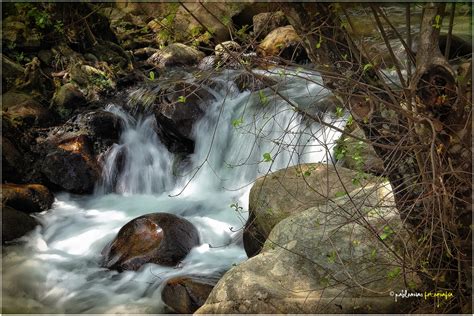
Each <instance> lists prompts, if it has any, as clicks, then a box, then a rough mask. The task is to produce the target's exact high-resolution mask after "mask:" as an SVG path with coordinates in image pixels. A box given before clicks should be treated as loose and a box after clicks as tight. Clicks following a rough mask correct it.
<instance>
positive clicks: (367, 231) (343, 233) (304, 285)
mask: <svg viewBox="0 0 474 316" xmlns="http://www.w3.org/2000/svg"><path fill="white" fill-rule="evenodd" d="M322 186H324V184H322ZM301 190H305V189H304V188H301ZM306 190H307V191H308V192H311V193H312V194H315V193H314V192H313V191H312V190H311V189H306ZM406 235H407V234H406V232H405V230H404V229H403V224H402V221H401V220H400V217H399V214H398V212H397V209H396V208H395V207H394V199H393V195H392V194H391V189H390V186H389V185H388V184H386V185H379V186H376V185H373V186H368V187H366V188H363V189H358V190H355V191H353V192H351V193H350V194H349V195H346V196H344V197H340V198H338V199H334V200H327V203H325V204H324V205H320V206H316V207H311V208H309V209H307V210H305V211H303V212H300V213H298V214H294V215H292V216H290V217H288V218H286V219H285V220H283V221H281V222H280V223H279V224H277V225H276V226H275V228H274V229H273V230H272V232H271V234H270V236H269V237H268V240H267V241H266V243H265V246H264V249H263V252H262V253H261V254H259V255H257V256H255V257H253V258H251V259H249V260H247V261H245V262H243V263H242V264H240V265H238V266H237V267H235V268H232V269H231V270H230V271H228V272H227V273H226V274H225V275H224V276H223V277H222V278H221V279H220V280H219V282H218V283H217V285H216V286H215V287H214V289H213V290H212V292H211V294H210V295H209V298H208V299H207V301H206V303H205V305H204V306H202V307H201V308H200V309H199V310H198V311H197V313H198V314H201V313H202V314H227V313H235V314H237V313H255V314H260V313H266V314H276V313H284V314H293V313H294V314H298V313H311V314H315V313H322V314H329V313H400V312H404V311H406V308H409V306H410V305H409V304H401V303H400V301H398V302H397V301H396V300H395V299H394V297H393V292H395V293H399V292H400V291H402V290H405V289H407V288H408V289H409V288H416V287H417V286H419V285H420V282H419V280H418V279H417V277H416V276H415V275H414V274H410V273H409V272H406V274H404V272H402V271H405V270H404V269H403V262H402V259H400V258H401V257H403V255H402V254H403V253H407V252H409V251H410V249H407V248H406V247H408V246H407V245H408V244H409V243H407V242H408V240H407V239H405V238H406ZM381 240H383V242H382V241H381ZM402 240H403V241H404V242H402ZM405 281H406V282H407V283H405Z"/></svg>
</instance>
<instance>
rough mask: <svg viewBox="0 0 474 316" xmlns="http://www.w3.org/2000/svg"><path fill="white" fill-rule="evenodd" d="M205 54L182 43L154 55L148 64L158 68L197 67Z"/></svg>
mask: <svg viewBox="0 0 474 316" xmlns="http://www.w3.org/2000/svg"><path fill="white" fill-rule="evenodd" d="M203 58H204V53H203V52H200V51H198V50H197V49H195V48H193V47H189V46H186V45H184V44H181V43H174V44H171V45H168V46H166V47H165V48H163V49H160V50H159V51H158V52H156V53H154V54H153V55H152V56H151V57H150V58H148V62H149V63H150V64H154V65H156V66H157V67H158V68H166V67H175V66H193V65H197V64H198V63H199V62H200V61H201V59H203Z"/></svg>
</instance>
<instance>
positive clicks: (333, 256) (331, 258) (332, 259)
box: [327, 251, 336, 263]
mask: <svg viewBox="0 0 474 316" xmlns="http://www.w3.org/2000/svg"><path fill="white" fill-rule="evenodd" d="M327 257H328V262H329V263H334V262H336V252H335V251H331V252H330V253H328V254H327Z"/></svg>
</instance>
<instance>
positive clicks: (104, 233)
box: [2, 69, 343, 314]
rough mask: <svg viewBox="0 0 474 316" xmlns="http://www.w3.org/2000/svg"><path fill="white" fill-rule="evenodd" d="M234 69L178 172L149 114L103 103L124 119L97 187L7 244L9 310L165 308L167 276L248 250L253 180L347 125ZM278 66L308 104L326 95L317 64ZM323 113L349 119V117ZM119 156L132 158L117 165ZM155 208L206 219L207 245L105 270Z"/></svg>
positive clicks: (217, 270)
mask: <svg viewBox="0 0 474 316" xmlns="http://www.w3.org/2000/svg"><path fill="white" fill-rule="evenodd" d="M261 73H264V72H263V71H261ZM265 74H266V75H269V73H268V72H265ZM235 75H237V72H236V71H223V72H222V74H221V75H220V76H219V77H217V78H213V79H212V81H213V82H214V85H210V86H212V88H211V87H208V88H207V89H208V90H209V92H211V93H212V94H213V95H214V96H215V98H216V100H215V102H213V103H212V104H209V105H208V108H207V111H206V113H205V116H204V117H203V118H202V119H201V120H200V121H199V122H198V123H197V124H196V125H195V126H194V132H193V133H194V137H195V139H196V141H195V153H194V154H192V155H191V156H190V158H189V162H188V163H187V165H186V168H185V169H184V170H180V171H179V172H178V174H176V172H174V171H173V169H174V167H173V166H174V164H175V163H176V162H175V161H174V160H175V159H177V158H176V157H175V156H174V155H173V154H171V153H169V152H168V150H167V149H166V147H165V146H164V145H163V144H161V143H160V141H159V138H158V136H157V135H156V134H155V131H154V125H155V124H156V121H155V120H154V118H153V117H151V116H146V115H142V116H140V115H137V116H136V117H132V116H130V115H129V114H127V113H126V112H125V111H124V110H122V109H121V107H120V104H116V105H108V106H107V109H108V110H109V111H112V112H114V113H116V114H117V115H119V116H120V117H121V119H122V120H123V121H124V123H125V124H124V126H125V128H124V130H123V132H122V135H121V138H120V142H119V144H115V145H114V147H113V148H112V149H111V150H110V151H109V153H108V156H107V157H106V159H105V161H106V164H105V166H104V173H103V179H102V181H101V183H100V184H98V188H97V190H96V193H95V194H94V195H90V196H76V195H70V194H66V193H62V194H58V195H57V196H56V200H55V203H54V205H53V209H52V210H49V211H47V212H43V213H41V214H37V215H36V217H37V218H38V219H39V221H41V223H42V224H43V226H42V227H37V229H36V231H34V232H32V233H30V234H29V235H27V236H25V237H24V238H23V240H24V243H23V244H19V245H12V246H9V247H7V248H5V249H6V250H4V254H3V271H2V274H3V308H4V312H7V311H10V312H16V313H28V312H30V313H31V312H33V313H130V314H131V313H160V312H164V311H166V309H165V308H164V304H163V303H162V301H161V295H160V294H161V287H162V285H163V284H164V283H163V281H164V280H166V279H168V278H170V277H173V276H178V275H189V274H194V275H213V276H218V275H220V274H222V273H223V272H225V271H226V270H228V269H229V268H230V267H231V266H232V264H237V263H239V262H241V261H243V260H245V259H246V255H245V251H244V249H243V248H242V246H240V245H239V243H236V242H233V240H234V241H235V239H236V236H238V234H237V233H236V231H238V230H239V229H240V228H241V227H242V226H243V225H244V223H245V219H246V217H247V213H246V210H247V208H248V193H249V191H250V188H251V185H252V182H253V181H254V180H255V179H256V178H257V177H258V176H260V175H264V174H266V173H268V172H273V171H276V170H278V169H281V168H284V167H287V166H289V165H295V164H298V163H302V162H319V161H327V160H328V159H330V157H329V152H330V150H331V148H332V146H333V142H334V140H335V139H337V138H338V137H339V134H338V133H337V132H335V131H334V130H331V129H330V128H326V127H323V126H322V125H320V124H318V123H311V124H310V123H307V122H306V121H304V120H303V119H302V116H301V115H300V114H298V113H297V112H296V111H294V110H293V109H292V107H291V106H289V105H288V104H287V103H286V102H285V101H283V100H282V99H281V98H280V97H279V96H276V95H274V94H273V93H272V91H271V90H270V89H268V88H267V89H265V90H263V91H262V92H253V93H251V92H249V91H244V92H239V90H238V89H237V87H236V86H235V84H234V83H233V81H232V80H231V77H233V76H235ZM270 75H271V77H272V78H274V79H275V80H277V81H278V82H279V83H278V85H277V88H278V91H279V93H281V94H282V95H283V96H285V97H286V98H288V99H290V100H291V101H292V102H295V103H296V104H298V106H299V107H301V108H307V109H309V110H311V111H312V113H317V112H318V110H315V105H314V104H316V103H318V102H319V104H324V102H322V103H321V100H324V98H325V97H327V95H328V92H327V91H326V90H324V89H323V88H321V78H320V77H319V75H318V74H317V73H307V72H302V71H298V70H295V69H293V70H292V71H288V70H287V71H286V73H284V74H283V73H282V70H278V69H276V70H273V73H272V74H270ZM321 117H322V118H323V119H324V120H325V121H326V122H331V123H332V124H334V125H336V126H339V127H341V126H342V125H343V118H336V117H335V116H334V115H330V114H324V115H321ZM118 155H124V156H125V159H123V158H122V164H123V166H122V168H121V169H120V170H121V171H120V172H118V171H117V170H118V169H117V164H118V163H119V162H118V158H117V157H118ZM264 155H265V157H264ZM111 191H113V193H111ZM231 204H234V207H230V205H231ZM237 204H238V206H240V207H242V208H243V210H242V211H237V210H236V207H235V205H237ZM152 212H169V213H173V214H177V215H181V216H184V217H185V218H186V219H188V220H189V221H191V222H192V223H193V224H194V225H196V227H197V228H198V230H199V233H200V238H201V242H202V244H201V245H200V246H199V247H196V248H194V249H193V250H192V251H191V253H190V254H189V255H188V256H187V257H186V258H185V259H184V261H183V262H182V264H181V266H180V267H179V268H178V267H176V268H170V267H162V266H158V265H155V264H148V265H145V266H144V267H142V269H140V270H139V271H137V272H131V271H128V272H123V273H118V272H116V271H109V270H107V269H104V268H101V267H100V265H99V262H100V252H101V250H102V248H103V247H104V246H105V245H106V244H107V243H108V242H109V241H110V240H112V239H113V238H114V236H115V235H116V233H117V232H118V230H119V229H120V228H121V227H122V226H123V225H124V224H125V223H127V222H128V221H130V220H131V219H133V218H135V217H138V216H140V215H143V214H147V213H152Z"/></svg>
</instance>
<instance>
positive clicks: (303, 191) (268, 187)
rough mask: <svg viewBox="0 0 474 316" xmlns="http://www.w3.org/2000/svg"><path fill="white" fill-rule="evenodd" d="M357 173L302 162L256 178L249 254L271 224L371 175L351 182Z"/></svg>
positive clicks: (247, 236) (246, 244) (247, 240)
mask: <svg viewBox="0 0 474 316" xmlns="http://www.w3.org/2000/svg"><path fill="white" fill-rule="evenodd" d="M356 177H358V173H357V172H356V171H353V170H349V169H345V168H337V169H336V168H335V167H334V166H332V165H326V164H322V163H320V164H301V165H298V166H294V167H289V168H286V169H282V170H279V171H277V172H274V173H271V174H268V175H267V176H265V177H261V178H258V179H257V181H256V182H255V184H254V185H253V186H252V189H251V190H250V197H249V218H248V220H247V223H246V224H245V229H244V236H243V240H244V247H245V251H246V253H247V255H248V256H249V257H252V256H254V255H256V254H257V253H258V252H259V251H260V250H261V248H262V245H263V243H264V242H265V240H266V239H267V237H268V235H269V234H270V232H271V230H272V229H273V227H275V225H276V224H278V223H279V222H280V221H282V220H283V219H285V218H287V217H288V216H290V215H292V214H297V213H299V212H302V211H303V210H305V209H308V208H309V207H313V206H317V205H320V204H324V203H326V202H327V200H328V199H333V198H335V197H336V196H337V195H339V194H344V192H345V191H346V190H347V191H353V190H354V189H356V188H357V187H359V186H363V185H364V184H366V183H368V181H369V179H371V177H370V176H365V178H366V179H361V181H360V184H357V183H355V182H353V179H354V178H356Z"/></svg>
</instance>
